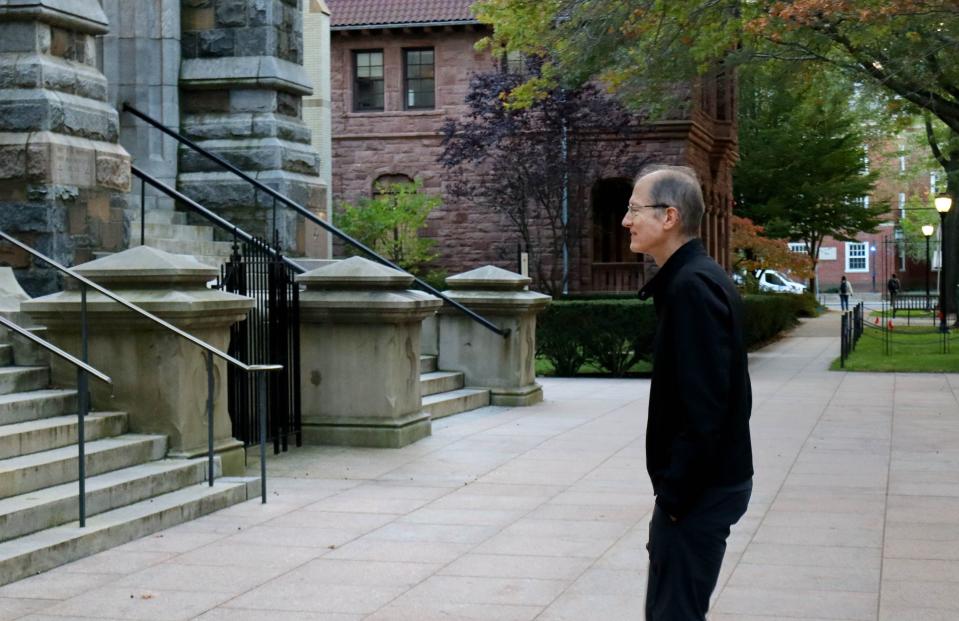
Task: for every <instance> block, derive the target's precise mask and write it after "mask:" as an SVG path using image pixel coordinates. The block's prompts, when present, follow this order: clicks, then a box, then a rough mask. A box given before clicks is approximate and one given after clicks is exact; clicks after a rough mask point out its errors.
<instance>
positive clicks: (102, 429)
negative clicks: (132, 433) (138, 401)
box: [0, 412, 127, 459]
mask: <svg viewBox="0 0 959 621" xmlns="http://www.w3.org/2000/svg"><path fill="white" fill-rule="evenodd" d="M126 430H127V415H126V412H97V413H90V414H89V415H88V416H87V418H86V421H84V434H83V435H84V437H85V438H86V439H87V441H88V442H90V441H93V440H99V439H100V438H110V437H113V436H119V435H121V434H124V433H126ZM76 442H77V416H76V415H69V414H68V415H65V416H54V417H51V418H44V419H40V420H31V421H26V422H23V423H14V424H12V425H3V426H2V427H0V459H7V458H10V457H17V456H19V455H30V454H32V453H39V452H41V451H49V450H51V449H56V448H60V447H63V446H72V445H74V444H76Z"/></svg>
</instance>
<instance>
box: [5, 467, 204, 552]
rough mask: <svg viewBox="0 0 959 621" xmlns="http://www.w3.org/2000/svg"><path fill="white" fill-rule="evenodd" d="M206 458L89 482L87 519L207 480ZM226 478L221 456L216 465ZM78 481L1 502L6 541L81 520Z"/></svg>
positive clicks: (126, 470) (116, 472)
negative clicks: (221, 464) (78, 516)
mask: <svg viewBox="0 0 959 621" xmlns="http://www.w3.org/2000/svg"><path fill="white" fill-rule="evenodd" d="M206 468H207V463H206V460H203V459H162V460H160V461H151V462H148V463H145V464H140V465H138V466H131V467H129V468H123V469H121V470H114V471H112V472H107V473H105V474H101V475H98V476H94V477H88V478H87V485H86V490H87V495H86V510H87V516H88V517H89V516H93V515H96V514H98V513H103V512H104V511H110V510H111V509H116V508H118V507H124V506H126V505H130V504H133V503H135V502H140V501H141V500H146V499H148V498H152V497H154V496H158V495H160V494H167V493H169V492H173V491H176V490H178V489H181V488H184V487H187V486H189V485H194V484H196V483H200V482H202V481H206ZM214 473H215V476H217V477H218V476H219V475H220V458H219V457H217V458H216V461H215V465H214ZM77 491H78V490H77V482H76V481H71V482H69V483H63V484H61V485H55V486H53V487H47V488H45V489H41V490H37V491H34V492H30V493H29V494H22V495H20V496H13V497H12V498H4V499H3V500H0V541H6V540H9V539H15V538H17V537H22V536H24V535H29V534H30V533H35V532H38V531H41V530H43V529H45V528H52V527H54V526H60V525H62V524H68V523H70V522H72V521H74V520H76V519H77V511H78V504H79V501H78V497H77Z"/></svg>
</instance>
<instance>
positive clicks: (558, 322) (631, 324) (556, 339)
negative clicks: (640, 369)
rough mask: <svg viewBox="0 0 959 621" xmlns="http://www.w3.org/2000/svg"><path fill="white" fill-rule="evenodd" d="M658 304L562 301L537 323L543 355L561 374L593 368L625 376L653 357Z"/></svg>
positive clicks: (633, 300)
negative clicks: (631, 369)
mask: <svg viewBox="0 0 959 621" xmlns="http://www.w3.org/2000/svg"><path fill="white" fill-rule="evenodd" d="M655 331H656V314H655V311H654V310H653V305H652V304H651V303H648V302H642V301H640V300H638V299H636V297H635V294H634V296H633V297H631V298H630V299H605V300H603V299H594V300H558V301H555V302H553V303H552V304H550V306H549V308H547V309H546V312H544V313H543V314H542V315H540V316H539V318H538V319H537V326H536V345H537V350H538V352H537V353H538V354H540V355H542V356H543V357H545V358H546V359H547V360H549V361H550V363H551V364H552V365H553V367H554V368H555V369H556V374H557V375H575V374H576V373H577V372H578V371H579V369H580V367H582V366H583V364H585V363H587V362H589V363H592V364H594V365H596V366H598V367H599V368H601V369H602V370H603V371H605V372H607V373H609V374H611V375H614V376H617V377H621V376H623V375H624V374H625V373H626V372H627V371H628V370H629V369H630V368H631V367H632V366H633V365H634V364H636V362H638V361H639V360H641V359H642V358H648V357H650V355H651V354H652V343H653V336H654V334H655Z"/></svg>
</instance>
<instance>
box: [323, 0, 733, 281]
mask: <svg viewBox="0 0 959 621" xmlns="http://www.w3.org/2000/svg"><path fill="white" fill-rule="evenodd" d="M472 1H473V0H416V1H413V0H328V6H329V9H330V14H331V31H332V32H331V41H330V54H331V61H330V64H331V82H332V90H331V93H332V110H333V114H332V117H333V120H332V136H333V175H332V183H333V199H334V203H340V202H343V201H348V202H355V201H357V200H358V199H360V198H363V197H369V196H371V195H372V193H373V186H374V183H376V182H377V181H396V180H403V179H414V178H418V179H421V180H422V181H423V185H424V188H425V189H426V190H427V191H429V192H435V193H439V194H441V195H443V197H444V203H443V206H442V207H441V208H440V209H437V210H436V211H434V212H433V213H432V214H431V216H430V224H429V228H428V230H427V232H426V234H427V235H430V236H432V237H434V238H435V239H436V240H437V242H438V243H437V249H438V251H439V253H440V257H439V258H438V259H437V263H438V264H439V267H441V268H443V269H446V270H448V271H449V272H450V273H456V272H459V271H463V270H466V269H470V268H473V267H477V266H480V265H483V264H490V263H491V264H496V265H500V266H502V267H505V268H507V269H513V270H517V269H518V268H517V264H516V247H517V238H518V236H517V235H516V234H515V233H513V232H512V230H511V228H510V226H509V223H508V221H507V220H506V219H505V217H503V216H501V215H500V214H498V213H491V212H488V211H484V210H478V209H475V208H474V207H473V206H471V205H470V204H468V202H464V201H461V200H460V201H457V200H454V199H453V198H452V197H449V196H448V195H447V194H446V187H445V180H444V171H443V168H442V166H441V164H440V163H439V162H438V161H437V158H438V157H439V156H440V154H441V153H442V150H443V149H442V146H441V141H442V137H441V128H442V125H443V123H444V121H445V120H446V119H447V118H448V117H452V118H459V117H460V116H461V115H463V114H464V112H465V111H466V106H465V104H464V99H465V97H466V94H467V91H468V89H469V81H470V77H471V75H473V74H475V73H484V72H489V71H495V70H498V69H499V67H500V64H501V63H500V61H499V60H498V59H494V58H493V56H492V54H491V53H490V52H488V51H484V52H478V51H476V50H475V48H474V44H475V43H476V42H477V41H478V40H479V39H480V38H481V37H483V36H484V35H485V34H487V33H488V27H487V26H485V25H483V24H480V23H479V22H478V21H477V20H476V19H475V18H474V17H473V16H472V15H471V13H470V5H471V4H472ZM704 84H706V85H707V86H706V88H700V87H699V85H696V86H695V87H693V88H692V89H691V90H692V92H693V93H695V95H694V96H692V97H691V106H690V107H691V109H692V112H691V114H689V115H688V118H683V119H679V120H670V121H663V122H659V123H655V124H652V125H649V126H647V127H646V128H645V129H644V131H643V132H642V138H641V140H637V141H636V143H635V145H634V148H635V153H636V154H638V155H643V156H647V157H648V158H649V160H650V161H655V162H658V163H667V164H682V165H688V166H691V167H693V168H694V169H695V170H696V171H697V172H698V174H699V177H700V179H701V181H702V184H703V192H704V196H705V198H706V206H707V211H706V215H705V218H704V221H703V239H704V242H705V243H706V246H707V249H708V250H709V252H710V254H711V255H712V256H713V257H715V258H716V260H717V261H719V262H720V263H721V264H722V265H723V266H725V267H727V268H728V266H729V265H730V261H729V215H730V213H731V210H732V204H733V198H732V197H733V194H732V173H731V171H732V166H733V164H734V162H735V159H736V156H737V149H736V147H737V140H736V122H735V105H736V102H735V82H734V80H732V79H726V78H724V77H723V76H713V77H712V78H710V79H709V80H707V81H704ZM635 172H637V171H631V172H630V174H629V175H624V174H622V173H619V174H615V175H613V176H610V177H608V178H597V179H596V180H595V183H594V184H593V186H592V188H591V190H590V192H589V196H587V197H585V199H584V200H586V201H588V203H589V205H590V214H591V217H590V219H589V220H590V221H591V222H590V227H589V230H584V231H583V232H582V235H581V237H580V242H579V243H578V244H574V246H575V247H572V248H570V264H569V272H570V277H569V289H570V291H571V292H576V291H581V292H582V291H626V290H635V289H637V288H639V287H640V286H641V285H642V283H643V282H644V281H645V279H646V278H647V277H648V276H649V275H650V272H649V268H650V265H649V264H648V263H646V262H644V261H643V260H642V257H636V256H635V255H632V254H631V253H630V252H629V249H628V238H627V236H626V235H625V232H624V231H623V229H622V228H621V227H620V225H619V222H620V220H621V219H622V216H623V213H624V210H625V207H626V203H627V201H628V198H629V194H630V191H631V177H632V175H633V174H634V173H635Z"/></svg>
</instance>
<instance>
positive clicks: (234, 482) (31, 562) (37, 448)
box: [0, 342, 259, 585]
mask: <svg viewBox="0 0 959 621" xmlns="http://www.w3.org/2000/svg"><path fill="white" fill-rule="evenodd" d="M32 347H33V346H32V345H26V344H25V343H24V344H21V343H19V342H18V343H17V345H16V347H13V346H11V344H10V343H4V344H2V345H0V585H2V584H7V583H9V582H12V581H14V580H18V579H20V578H25V577H27V576H30V575H33V574H36V573H40V572H42V571H45V570H47V569H51V568H53V567H56V566H58V565H63V564H64V563H68V562H70V561H73V560H76V559H79V558H82V557H84V556H88V555H90V554H93V553H95V552H99V551H101V550H105V549H107V548H111V547H113V546H117V545H120V544H122V543H126V542H128V541H131V540H133V539H136V538H138V537H142V536H144V535H148V534H150V533H153V532H156V531H158V530H162V529H164V528H168V527H170V526H173V525H175V524H179V523H181V522H185V521H187V520H190V519H193V518H195V517H199V516H201V515H204V514H207V513H210V512H213V511H216V510H218V509H221V508H224V507H227V506H229V505H232V504H235V503H238V502H242V501H244V500H247V499H248V498H253V497H256V496H257V495H258V494H259V479H258V478H222V479H216V482H215V484H214V485H213V487H210V486H209V485H208V484H207V483H206V462H205V460H184V459H166V458H165V457H166V452H167V438H166V436H162V435H146V434H133V433H130V432H129V429H128V421H127V414H126V413H125V412H91V413H90V414H89V416H88V417H87V418H86V425H85V426H86V430H85V431H86V433H85V436H86V440H87V442H86V469H87V479H86V485H87V501H86V510H87V524H86V527H85V528H79V524H78V523H77V519H78V516H77V512H78V497H77V492H78V483H77V478H78V472H77V471H78V456H77V443H76V441H77V416H76V407H77V391H76V390H74V389H70V388H54V387H51V386H50V369H49V366H48V365H47V364H44V363H43V356H41V355H39V354H38V352H37V351H36V350H33V349H31V348H32ZM21 354H22V355H21ZM18 359H19V360H20V362H21V364H20V365H18V364H16V363H17V360H18ZM38 362H40V364H37V363H38ZM219 469H220V464H219V461H217V462H216V464H215V471H216V472H219Z"/></svg>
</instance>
